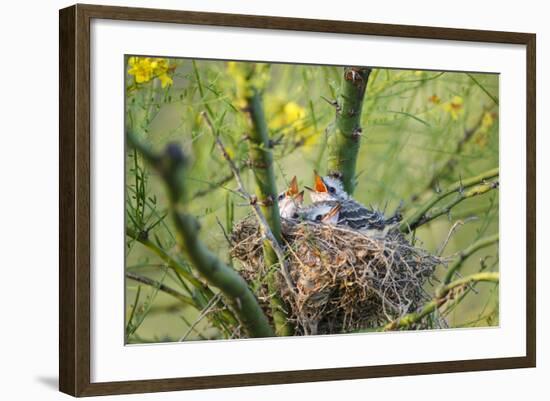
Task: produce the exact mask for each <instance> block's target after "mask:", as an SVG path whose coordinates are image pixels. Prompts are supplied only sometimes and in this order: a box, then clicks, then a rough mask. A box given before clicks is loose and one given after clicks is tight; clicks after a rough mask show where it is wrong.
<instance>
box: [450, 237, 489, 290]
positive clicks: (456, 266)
mask: <svg viewBox="0 0 550 401" xmlns="http://www.w3.org/2000/svg"><path fill="white" fill-rule="evenodd" d="M498 240H499V234H498V233H497V234H494V235H490V236H488V237H485V238H481V239H479V240H478V241H476V242H474V243H473V244H472V245H470V246H469V247H468V248H466V249H464V250H463V251H461V252H460V253H459V255H458V259H457V260H456V261H455V262H454V263H453V264H452V265H451V266H450V267H449V269H448V270H447V274H445V278H444V279H443V285H446V284H449V283H450V282H451V280H452V278H453V276H454V275H455V273H456V272H458V271H459V270H460V268H461V267H462V265H463V264H464V261H465V260H466V259H467V258H469V257H470V256H471V255H472V254H474V253H475V252H477V251H479V250H480V249H483V248H486V247H488V246H490V245H493V244H495V243H497V242H498Z"/></svg>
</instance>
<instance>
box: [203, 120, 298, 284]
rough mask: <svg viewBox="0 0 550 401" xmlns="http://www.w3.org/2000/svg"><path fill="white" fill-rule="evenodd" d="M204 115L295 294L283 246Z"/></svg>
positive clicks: (240, 190) (284, 276)
mask: <svg viewBox="0 0 550 401" xmlns="http://www.w3.org/2000/svg"><path fill="white" fill-rule="evenodd" d="M202 117H203V118H204V120H205V121H206V123H207V125H208V127H209V128H210V130H211V131H212V134H213V135H214V140H215V141H216V145H217V146H218V148H219V149H220V151H221V153H222V155H223V157H224V159H225V160H226V161H227V163H228V164H229V168H230V169H231V171H232V172H233V175H234V177H235V181H236V182H237V192H239V193H240V194H241V196H242V197H243V198H245V199H247V200H248V202H249V204H250V206H251V207H252V210H253V212H254V215H255V216H256V219H257V220H258V223H259V224H260V227H261V230H262V235H263V236H264V238H265V239H266V240H267V241H268V242H269V244H270V245H271V247H272V248H273V251H274V252H275V254H276V255H277V259H278V260H279V264H280V265H281V273H282V274H283V278H284V279H285V281H286V284H287V286H288V288H289V290H290V291H291V292H292V293H293V294H295V292H296V290H295V288H294V283H293V282H292V279H291V277H290V273H289V272H288V267H287V264H286V260H285V254H284V252H283V250H282V248H281V247H280V245H279V243H278V242H277V240H276V239H275V236H274V235H273V233H272V231H271V228H270V227H269V225H268V224H267V221H266V219H265V217H264V215H263V213H262V211H261V209H260V206H259V205H258V202H257V199H256V198H255V197H253V196H252V195H250V194H249V193H248V192H247V191H246V189H245V187H244V183H243V180H242V178H241V174H240V172H239V169H238V168H237V166H236V165H235V163H234V162H233V159H231V156H229V153H227V150H226V148H225V146H224V144H223V142H222V141H221V139H220V137H219V135H216V130H215V128H214V126H213V125H212V121H210V118H209V117H208V115H207V114H206V113H204V112H203V113H202Z"/></svg>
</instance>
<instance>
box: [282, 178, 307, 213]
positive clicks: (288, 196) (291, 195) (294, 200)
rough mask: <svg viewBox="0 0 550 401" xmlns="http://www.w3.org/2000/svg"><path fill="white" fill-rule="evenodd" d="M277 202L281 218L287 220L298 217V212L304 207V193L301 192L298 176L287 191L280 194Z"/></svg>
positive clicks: (293, 179)
mask: <svg viewBox="0 0 550 401" xmlns="http://www.w3.org/2000/svg"><path fill="white" fill-rule="evenodd" d="M277 202H278V204H279V213H280V215H281V217H283V218H285V219H294V218H296V217H298V215H297V211H298V209H299V208H300V207H301V206H302V203H304V191H300V189H299V188H298V180H297V179H296V176H294V177H292V180H291V181H290V185H289V186H288V188H287V190H286V191H283V192H281V193H280V194H279V196H278V197H277Z"/></svg>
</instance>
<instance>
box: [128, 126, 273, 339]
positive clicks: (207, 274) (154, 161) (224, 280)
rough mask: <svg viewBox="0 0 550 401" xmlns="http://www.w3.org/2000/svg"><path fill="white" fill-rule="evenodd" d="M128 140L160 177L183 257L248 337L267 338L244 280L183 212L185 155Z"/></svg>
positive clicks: (268, 330)
mask: <svg viewBox="0 0 550 401" xmlns="http://www.w3.org/2000/svg"><path fill="white" fill-rule="evenodd" d="M126 136H127V139H128V143H129V144H130V145H131V146H134V147H135V148H136V149H137V150H138V151H139V152H140V153H141V155H142V156H143V158H144V159H145V160H146V161H147V162H148V163H149V164H150V165H151V166H152V167H153V168H154V169H155V170H156V171H157V172H158V173H159V174H160V176H161V177H162V178H163V180H164V182H165V184H166V187H167V190H168V197H169V199H170V210H171V213H172V216H173V218H174V223H175V227H176V230H177V234H178V240H179V241H178V242H179V245H180V246H181V248H182V250H183V251H184V253H185V254H186V256H187V258H188V259H189V260H190V261H191V262H192V264H193V266H194V267H195V268H196V269H197V270H198V271H199V273H200V274H201V275H202V276H203V277H204V278H205V279H206V280H207V281H208V282H209V283H210V284H212V285H213V286H215V287H217V288H219V289H220V290H221V292H222V293H223V294H224V296H225V298H226V299H227V300H228V302H229V304H230V305H231V307H232V309H233V310H234V311H235V313H236V315H237V316H238V318H239V320H240V321H241V323H242V324H243V326H244V328H245V330H246V331H247V332H248V334H249V335H250V336H251V337H270V336H272V335H273V330H272V328H271V326H270V325H269V322H268V320H267V317H266V316H265V315H264V313H263V311H262V309H261V307H260V305H259V304H258V301H257V300H256V298H255V297H254V295H253V294H252V292H251V291H250V289H249V288H248V285H247V284H246V281H245V280H244V279H243V278H242V277H241V276H240V275H239V274H238V273H237V272H236V271H235V270H233V269H231V268H230V267H228V266H227V265H225V263H223V262H222V261H221V260H219V259H218V258H217V257H216V256H215V255H214V254H213V253H212V252H210V250H208V248H207V247H206V246H205V245H204V243H203V242H202V241H200V239H199V230H200V225H199V222H198V221H197V220H196V219H195V218H194V217H193V216H191V215H190V214H189V213H187V212H186V209H187V208H186V206H187V205H186V202H185V200H184V197H185V195H186V191H185V180H184V179H182V176H183V173H184V171H185V157H184V155H183V153H182V151H181V149H180V148H179V147H178V146H176V145H168V146H167V147H166V149H165V151H164V153H163V154H156V153H155V152H153V151H152V150H151V149H150V148H149V147H148V146H146V145H144V144H142V143H141V142H140V141H139V139H138V138H137V137H136V136H135V135H133V134H132V133H130V132H127V135H126Z"/></svg>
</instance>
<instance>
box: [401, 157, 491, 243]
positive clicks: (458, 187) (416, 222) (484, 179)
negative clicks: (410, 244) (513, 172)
mask: <svg viewBox="0 0 550 401" xmlns="http://www.w3.org/2000/svg"><path fill="white" fill-rule="evenodd" d="M498 174H499V170H498V167H497V168H494V169H491V170H488V171H485V172H484V173H481V174H479V175H477V176H475V177H471V178H468V179H466V180H460V181H458V182H455V183H454V184H452V185H451V186H449V188H448V189H447V190H445V191H441V192H440V193H438V194H435V195H434V196H433V197H432V198H431V199H429V200H428V201H427V202H426V203H425V204H424V205H422V206H420V208H419V209H418V210H417V211H415V212H414V213H413V214H412V215H410V216H409V217H407V218H406V219H404V220H403V221H402V222H401V225H400V226H399V229H400V230H401V232H405V233H407V232H410V231H413V230H414V229H416V228H418V227H419V226H421V225H422V224H425V223H427V222H428V221H431V220H433V219H434V218H435V217H438V216H441V215H442V214H445V213H447V212H448V210H447V208H448V207H449V206H450V207H452V206H454V205H456V204H457V203H459V202H461V201H462V200H464V199H467V197H473V196H477V195H480V194H481V193H486V192H487V191H489V190H491V189H495V188H497V187H498V184H493V183H492V182H489V180H491V179H493V178H495V177H497V176H498ZM474 186H477V187H476V188H474V189H473V190H471V191H468V192H464V190H465V189H467V188H470V187H474ZM453 193H459V195H460V196H459V197H458V198H457V199H456V200H455V201H454V202H455V203H454V204H452V203H453V202H451V204H452V205H451V204H449V205H447V207H443V208H441V209H439V210H438V211H436V212H435V213H433V214H430V213H429V211H430V210H431V209H432V208H433V207H434V206H435V205H436V204H437V203H439V202H440V201H442V200H443V199H445V198H446V197H447V196H449V195H451V194H453ZM435 214H437V216H435Z"/></svg>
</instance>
